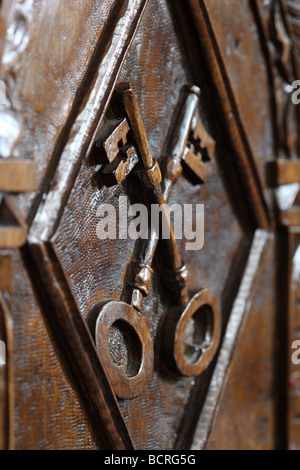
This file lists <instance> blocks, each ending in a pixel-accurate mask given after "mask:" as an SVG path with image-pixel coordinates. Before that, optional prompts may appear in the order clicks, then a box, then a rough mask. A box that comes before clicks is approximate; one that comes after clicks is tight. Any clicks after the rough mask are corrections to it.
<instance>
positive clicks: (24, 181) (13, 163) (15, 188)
mask: <svg viewBox="0 0 300 470" xmlns="http://www.w3.org/2000/svg"><path fill="white" fill-rule="evenodd" d="M35 189H36V162H34V161H32V160H25V159H21V160H19V159H16V158H8V159H0V191H6V192H11V193H23V192H27V191H34V190H35Z"/></svg>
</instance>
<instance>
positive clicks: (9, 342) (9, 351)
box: [0, 291, 14, 450]
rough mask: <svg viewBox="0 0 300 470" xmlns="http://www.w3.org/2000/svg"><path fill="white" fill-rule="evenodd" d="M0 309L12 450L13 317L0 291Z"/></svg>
mask: <svg viewBox="0 0 300 470" xmlns="http://www.w3.org/2000/svg"><path fill="white" fill-rule="evenodd" d="M0 309H1V310H2V313H3V319H4V328H5V334H6V357H7V407H8V410H7V416H8V429H7V444H8V450H14V374H13V317H12V314H11V311H10V309H9V307H8V304H7V302H6V299H5V297H4V295H3V293H2V292H1V291H0Z"/></svg>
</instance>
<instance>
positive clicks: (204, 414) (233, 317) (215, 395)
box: [191, 229, 274, 450]
mask: <svg viewBox="0 0 300 470" xmlns="http://www.w3.org/2000/svg"><path fill="white" fill-rule="evenodd" d="M273 237H274V235H273V234H272V233H270V232H268V231H265V230H262V229H258V230H256V232H255V234H254V237H253V241H252V245H251V248H250V252H249V256H248V261H247V264H246V267H245V271H244V274H243V277H242V280H241V284H240V287H239V290H238V294H237V296H236V298H235V301H234V304H233V308H232V310H231V314H230V317H229V320H228V323H227V327H226V331H225V335H224V337H223V341H222V345H221V348H220V352H219V354H218V358H217V363H216V366H215V368H214V372H213V375H212V379H211V381H210V385H209V389H208V392H207V395H206V398H205V401H204V405H203V408H202V411H201V415H200V418H199V420H198V423H197V426H196V429H195V432H194V436H193V441H192V445H191V450H202V449H204V448H205V445H206V443H207V440H208V437H209V433H210V430H211V427H212V423H213V420H214V418H215V415H216V411H217V409H218V405H219V402H220V398H221V394H222V391H223V390H224V386H225V384H226V382H227V379H228V375H229V370H230V361H231V357H232V355H233V352H234V349H235V345H236V342H237V339H238V336H239V332H240V330H241V326H242V324H244V323H245V321H246V319H247V315H248V312H249V301H250V298H251V296H252V294H253V291H254V289H255V279H256V278H257V277H258V276H259V273H260V272H261V270H262V269H263V266H264V262H263V255H264V252H265V250H266V248H267V246H268V243H269V241H270V240H271V239H272V238H273Z"/></svg>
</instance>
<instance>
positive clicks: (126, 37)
mask: <svg viewBox="0 0 300 470" xmlns="http://www.w3.org/2000/svg"><path fill="white" fill-rule="evenodd" d="M147 3H148V0H123V2H122V5H119V4H118V2H115V5H114V6H115V7H117V10H116V12H115V14H113V13H114V8H113V9H112V11H113V13H112V14H111V17H110V18H109V20H108V22H107V24H106V27H105V31H103V33H102V35H101V36H100V39H99V41H98V44H97V47H96V48H95V54H94V56H93V57H92V59H91V61H90V62H91V63H95V62H97V60H98V63H99V59H97V56H100V63H99V66H98V68H97V73H96V77H94V80H90V78H89V80H87V84H86V83H83V84H82V86H81V90H86V89H87V91H86V92H85V94H84V96H81V100H80V102H79V103H77V102H74V104H73V107H76V109H77V118H76V119H75V120H73V117H72V116H74V112H71V113H70V118H69V120H68V122H67V123H66V125H65V126H64V129H63V130H62V132H61V134H60V136H58V138H57V145H56V147H55V149H54V152H53V156H52V162H51V165H50V167H52V170H50V171H48V172H47V175H46V178H45V181H44V182H42V184H41V188H42V191H41V192H40V193H39V194H38V196H37V197H36V200H35V203H34V204H33V207H32V210H31V212H30V214H29V217H28V225H29V226H30V227H31V229H30V233H29V237H28V239H29V242H34V243H35V242H37V241H41V240H45V241H46V240H50V239H51V238H52V236H53V235H54V234H55V232H56V229H57V227H58V225H59V222H60V219H61V216H62V213H63V210H64V207H65V205H66V202H67V200H68V197H69V195H70V192H71V190H72V187H73V184H74V182H75V180H76V177H77V175H78V173H79V171H80V167H81V163H82V161H83V160H84V158H88V155H89V153H90V151H91V148H92V146H93V144H94V141H95V138H96V135H97V131H98V129H99V127H100V126H101V123H102V119H103V117H104V114H105V111H106V109H107V106H108V104H109V101H110V98H111V96H112V93H113V91H114V88H115V86H116V83H117V80H118V76H119V73H120V71H121V69H122V65H123V62H124V60H125V58H126V56H127V53H128V51H129V49H130V46H131V44H132V41H133V39H134V37H135V34H136V31H137V29H138V26H139V24H140V21H141V19H142V16H143V14H144V11H145V9H146V6H147ZM117 4H118V5H117ZM113 26H114V27H113ZM103 51H104V54H103ZM95 56H96V57H95ZM90 82H92V85H90ZM79 95H80V94H79ZM82 95H83V93H82ZM82 102H85V107H84V108H83V109H81V107H80V106H81V104H82ZM75 114H76V112H75ZM53 167H54V168H53ZM53 178H54V180H55V181H56V184H55V186H54V187H53V185H52V186H51V180H52V181H53ZM45 221H46V222H45Z"/></svg>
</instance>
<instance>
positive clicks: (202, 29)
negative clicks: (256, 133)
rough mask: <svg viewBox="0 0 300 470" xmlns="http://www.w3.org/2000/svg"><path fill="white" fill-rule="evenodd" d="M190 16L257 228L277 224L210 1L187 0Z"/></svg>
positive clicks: (266, 227)
mask: <svg viewBox="0 0 300 470" xmlns="http://www.w3.org/2000/svg"><path fill="white" fill-rule="evenodd" d="M187 6H188V8H189V11H190V16H191V18H192V19H193V21H194V24H195V26H196V30H197V40H198V42H199V45H200V47H201V49H202V51H203V53H204V55H205V58H206V64H207V68H208V70H209V73H210V78H211V82H212V83H213V84H214V86H215V90H216V93H217V94H218V98H219V103H220V106H221V107H222V109H223V116H224V122H225V124H226V127H227V132H228V134H229V136H230V139H231V143H232V146H233V149H234V151H235V152H234V153H235V155H234V157H235V161H236V164H237V167H238V170H239V172H240V175H241V178H242V181H243V185H244V187H245V189H246V193H247V194H248V195H249V201H248V203H249V204H250V206H251V207H250V209H251V213H252V216H253V221H254V223H255V228H264V229H268V228H269V227H270V226H272V225H273V217H272V214H271V213H270V211H269V208H268V204H267V201H266V200H265V196H264V192H263V184H262V182H261V179H260V176H259V172H258V169H257V165H256V162H255V158H254V155H253V152H252V149H251V146H250V143H249V140H248V136H247V133H246V130H245V126H244V124H243V120H242V117H241V113H240V110H239V106H238V101H237V99H236V97H235V93H234V91H233V87H232V85H231V81H230V78H229V74H228V71H227V68H226V65H225V60H224V58H223V55H222V52H221V48H220V46H219V44H218V40H217V37H216V34H215V31H214V27H213V25H212V22H211V20H210V15H209V11H208V8H207V4H206V0H187Z"/></svg>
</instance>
